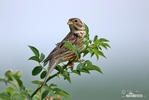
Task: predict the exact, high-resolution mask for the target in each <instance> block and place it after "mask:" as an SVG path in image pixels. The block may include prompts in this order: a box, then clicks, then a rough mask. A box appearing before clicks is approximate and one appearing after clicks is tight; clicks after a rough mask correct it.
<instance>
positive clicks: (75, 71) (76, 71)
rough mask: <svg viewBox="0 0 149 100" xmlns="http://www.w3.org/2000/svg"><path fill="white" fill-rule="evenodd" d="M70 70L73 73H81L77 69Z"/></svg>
mask: <svg viewBox="0 0 149 100" xmlns="http://www.w3.org/2000/svg"><path fill="white" fill-rule="evenodd" d="M72 72H73V73H75V74H78V75H81V73H80V71H79V70H72Z"/></svg>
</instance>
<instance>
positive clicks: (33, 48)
mask: <svg viewBox="0 0 149 100" xmlns="http://www.w3.org/2000/svg"><path fill="white" fill-rule="evenodd" d="M29 48H30V49H31V50H32V51H33V53H34V54H35V56H36V57H39V51H38V49H36V48H35V47H33V46H29Z"/></svg>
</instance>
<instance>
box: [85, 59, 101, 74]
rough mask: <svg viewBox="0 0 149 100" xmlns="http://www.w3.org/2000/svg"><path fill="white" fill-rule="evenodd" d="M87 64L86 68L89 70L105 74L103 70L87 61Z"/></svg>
mask: <svg viewBox="0 0 149 100" xmlns="http://www.w3.org/2000/svg"><path fill="white" fill-rule="evenodd" d="M85 63H86V64H87V65H86V68H87V69H88V70H95V71H98V72H100V73H103V72H102V71H101V69H100V68H99V67H98V66H96V65H93V64H92V63H91V62H90V61H89V60H86V61H85Z"/></svg>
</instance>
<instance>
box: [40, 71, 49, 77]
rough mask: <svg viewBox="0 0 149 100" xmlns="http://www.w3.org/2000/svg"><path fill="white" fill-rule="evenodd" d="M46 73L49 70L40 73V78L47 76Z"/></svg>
mask: <svg viewBox="0 0 149 100" xmlns="http://www.w3.org/2000/svg"><path fill="white" fill-rule="evenodd" d="M46 74H47V71H43V72H42V73H41V74H40V78H41V79H43V78H45V76H46Z"/></svg>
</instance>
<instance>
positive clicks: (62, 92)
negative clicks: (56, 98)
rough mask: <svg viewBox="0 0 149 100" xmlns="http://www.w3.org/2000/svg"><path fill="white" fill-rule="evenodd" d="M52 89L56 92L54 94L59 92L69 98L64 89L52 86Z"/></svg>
mask: <svg viewBox="0 0 149 100" xmlns="http://www.w3.org/2000/svg"><path fill="white" fill-rule="evenodd" d="M53 90H54V91H55V92H56V94H59V95H61V96H63V97H65V98H69V94H68V93H67V92H66V91H64V90H62V89H59V88H54V89H53Z"/></svg>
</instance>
